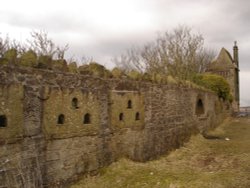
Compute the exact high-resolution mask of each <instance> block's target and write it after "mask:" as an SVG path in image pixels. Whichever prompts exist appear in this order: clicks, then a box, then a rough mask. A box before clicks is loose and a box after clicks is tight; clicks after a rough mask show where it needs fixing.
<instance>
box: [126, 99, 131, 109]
mask: <svg viewBox="0 0 250 188" xmlns="http://www.w3.org/2000/svg"><path fill="white" fill-rule="evenodd" d="M127 108H132V101H131V100H129V101H128V107H127Z"/></svg>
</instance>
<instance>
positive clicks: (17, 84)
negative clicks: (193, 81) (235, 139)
mask: <svg viewBox="0 0 250 188" xmlns="http://www.w3.org/2000/svg"><path fill="white" fill-rule="evenodd" d="M0 85H1V90H0V116H1V115H2V116H5V117H6V118H7V125H6V126H4V125H2V126H1V127H0V187H1V186H2V187H57V186H58V187H60V186H67V184H68V183H70V182H71V181H73V180H75V179H77V177H78V175H81V174H84V173H96V172H97V170H98V169H100V168H102V167H104V166H107V165H109V164H111V163H112V162H113V161H116V160H118V159H119V158H121V157H128V158H130V159H132V160H136V161H142V162H143V161H147V160H151V159H155V158H157V157H159V156H160V155H162V154H166V153H167V152H169V151H171V150H172V149H174V148H178V147H180V146H181V145H182V144H183V143H184V142H186V141H188V139H189V138H190V136H191V135H192V134H195V133H198V132H200V131H202V130H205V129H209V128H212V127H214V126H217V125H218V124H219V123H220V122H221V121H222V120H223V118H224V117H225V108H224V107H223V102H222V101H220V100H218V98H217V96H215V95H214V94H213V93H210V92H207V91H206V92H205V91H203V90H198V89H194V88H189V87H187V86H177V85H161V84H153V83H149V82H135V81H129V80H114V79H113V80H112V79H110V80H103V79H101V78H97V77H89V76H86V75H85V76H84V75H74V74H69V73H62V72H52V71H45V70H38V69H23V68H17V67H6V66H1V67H0ZM2 123H3V122H2ZM0 124H1V121H0Z"/></svg>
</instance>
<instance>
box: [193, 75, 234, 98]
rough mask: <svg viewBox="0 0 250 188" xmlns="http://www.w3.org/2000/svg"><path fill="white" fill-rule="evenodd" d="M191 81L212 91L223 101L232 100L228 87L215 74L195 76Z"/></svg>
mask: <svg viewBox="0 0 250 188" xmlns="http://www.w3.org/2000/svg"><path fill="white" fill-rule="evenodd" d="M193 81H194V82H195V83H196V84H198V85H201V86H203V87H206V88H208V89H210V90H212V91H214V92H215V93H217V95H218V96H219V97H220V98H222V99H224V100H229V101H232V100H233V99H232V95H231V94H230V86H229V84H228V82H227V81H226V80H225V79H224V78H223V77H222V76H219V75H215V74H197V75H196V76H195V77H194V78H193Z"/></svg>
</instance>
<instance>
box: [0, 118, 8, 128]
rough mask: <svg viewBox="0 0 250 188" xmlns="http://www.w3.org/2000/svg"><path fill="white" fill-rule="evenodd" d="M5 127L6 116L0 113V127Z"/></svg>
mask: <svg viewBox="0 0 250 188" xmlns="http://www.w3.org/2000/svg"><path fill="white" fill-rule="evenodd" d="M1 127H7V117H6V116H5V115H0V128H1Z"/></svg>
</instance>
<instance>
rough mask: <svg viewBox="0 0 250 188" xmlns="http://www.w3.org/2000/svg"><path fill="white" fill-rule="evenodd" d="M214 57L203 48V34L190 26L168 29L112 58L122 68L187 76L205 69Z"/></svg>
mask: <svg viewBox="0 0 250 188" xmlns="http://www.w3.org/2000/svg"><path fill="white" fill-rule="evenodd" d="M213 58H214V53H213V52H212V51H209V50H207V49H206V48H204V39H203V37H202V35H201V34H193V33H192V31H191V29H190V28H189V27H187V26H179V27H177V28H175V29H174V30H173V31H172V32H169V31H167V32H165V33H164V34H161V35H159V36H158V38H157V39H156V40H155V41H153V42H151V43H148V44H146V45H144V46H143V47H142V48H132V49H130V50H128V51H127V52H126V53H125V54H122V55H121V56H120V57H119V58H115V59H114V60H113V61H114V62H115V63H116V65H117V66H119V67H122V68H123V69H127V70H129V69H135V70H137V71H140V72H147V73H149V74H155V73H157V74H165V75H172V76H174V77H178V78H180V79H188V78H190V77H192V75H193V74H194V73H199V72H203V71H205V69H206V66H207V64H208V63H210V62H211V60H212V59H213Z"/></svg>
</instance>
